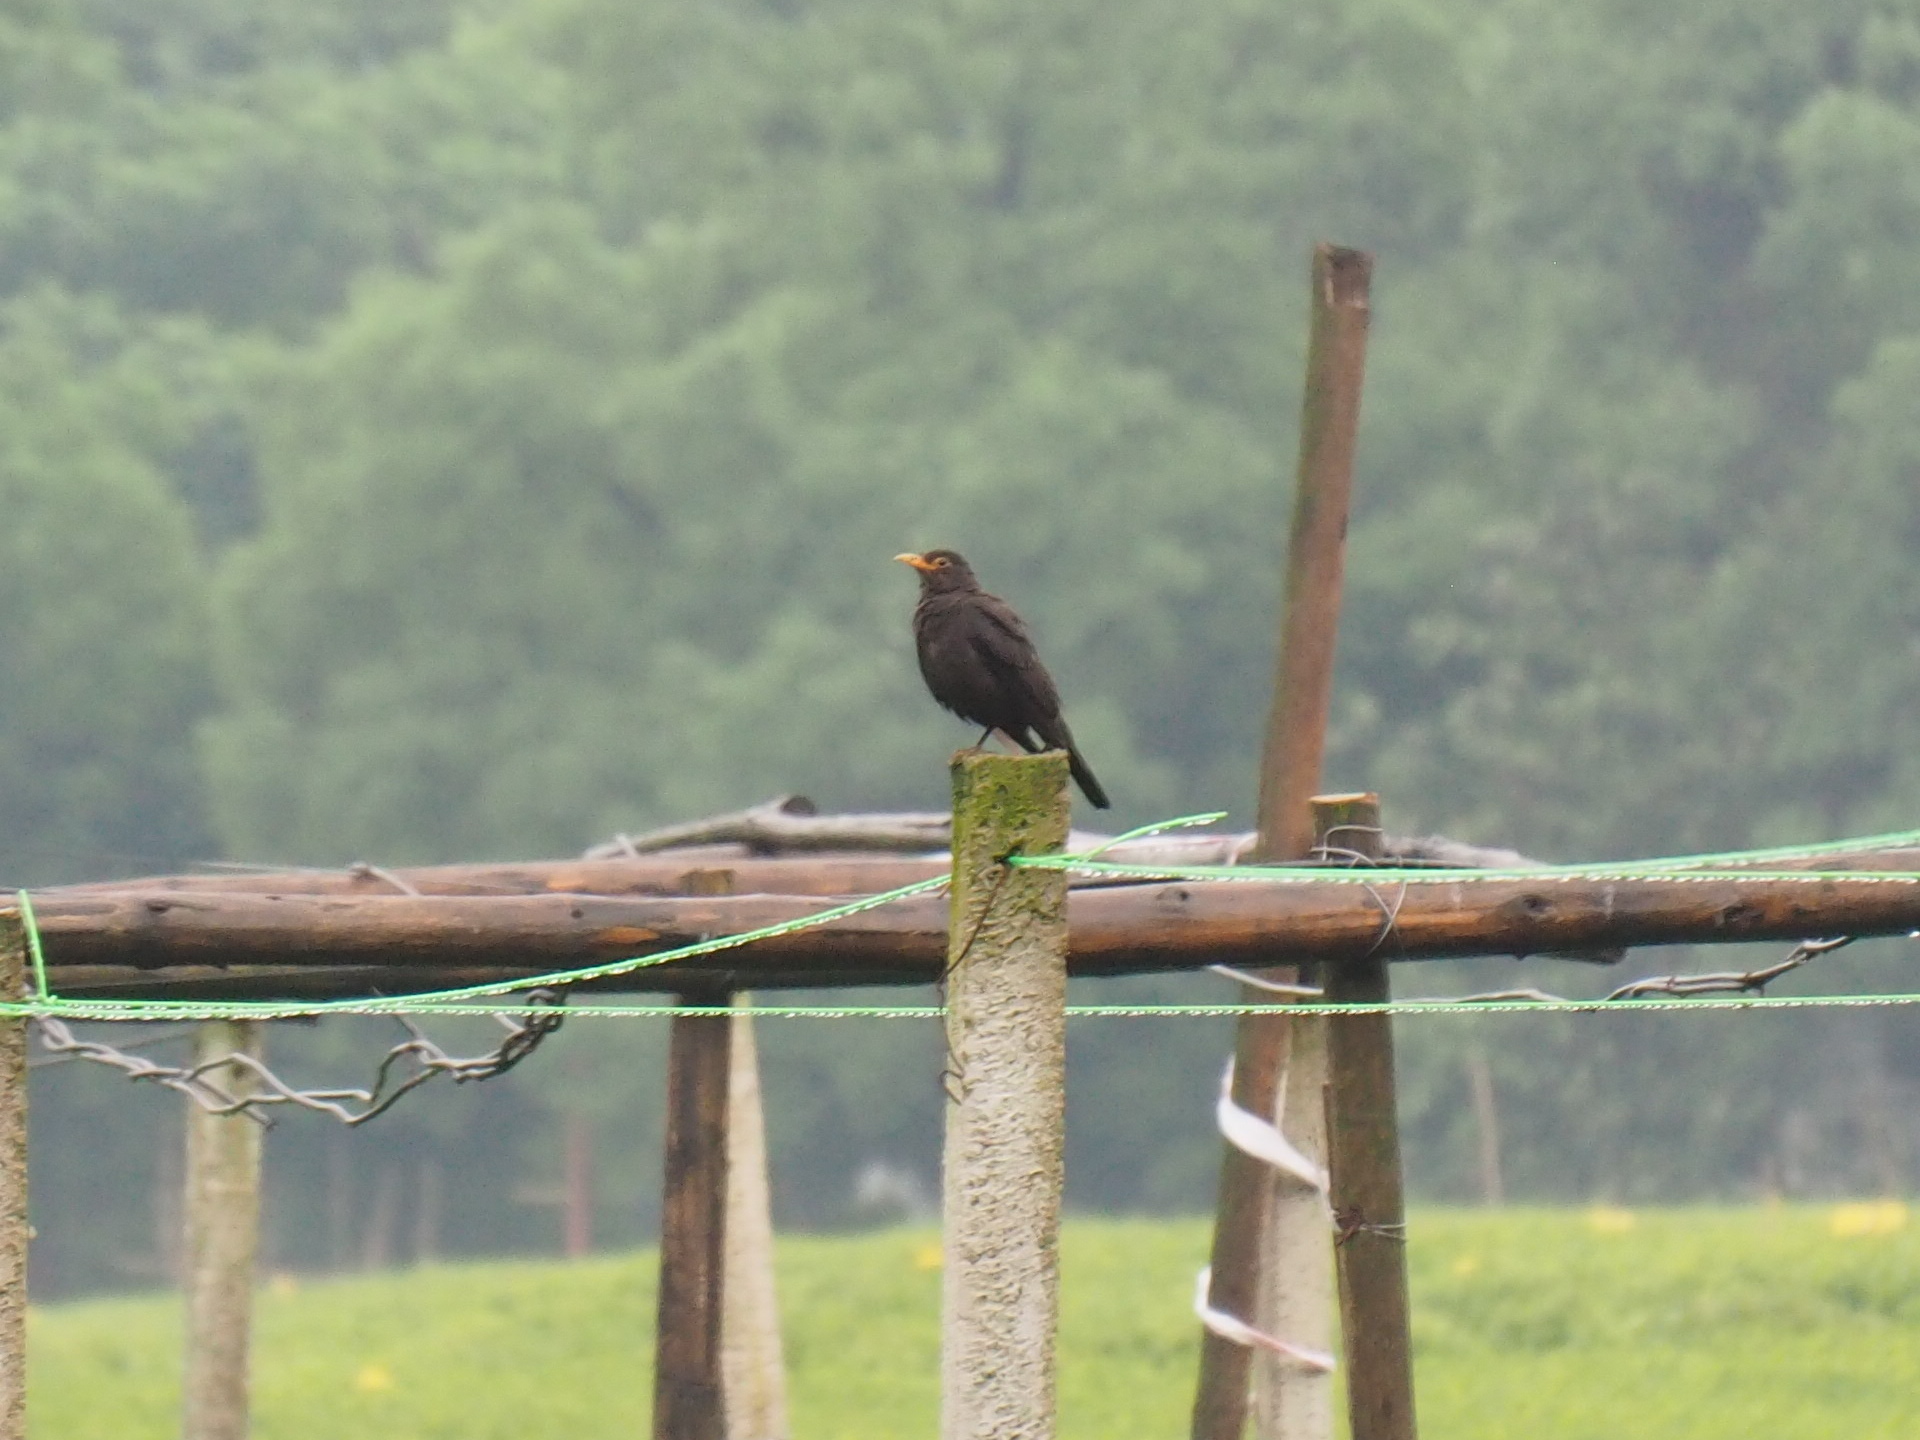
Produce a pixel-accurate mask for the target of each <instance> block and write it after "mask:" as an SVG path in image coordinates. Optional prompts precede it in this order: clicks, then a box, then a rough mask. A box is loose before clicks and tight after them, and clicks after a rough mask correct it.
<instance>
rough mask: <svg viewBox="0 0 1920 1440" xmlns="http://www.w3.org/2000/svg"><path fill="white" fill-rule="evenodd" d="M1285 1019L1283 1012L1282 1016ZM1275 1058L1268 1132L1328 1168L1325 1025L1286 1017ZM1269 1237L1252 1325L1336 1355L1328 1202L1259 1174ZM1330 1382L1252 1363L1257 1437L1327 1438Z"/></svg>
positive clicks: (1274, 1361) (1315, 970) (1259, 1357)
mask: <svg viewBox="0 0 1920 1440" xmlns="http://www.w3.org/2000/svg"><path fill="white" fill-rule="evenodd" d="M1323 969H1324V967H1322V966H1319V965H1303V966H1300V967H1299V968H1298V970H1297V971H1296V972H1295V973H1296V974H1297V975H1298V976H1299V978H1300V980H1301V981H1303V982H1305V983H1308V984H1318V983H1319V981H1320V977H1321V974H1322V971H1323ZM1278 1008H1279V1009H1280V1010H1281V1013H1283V1014H1284V1013H1285V1007H1284V1006H1282V1007H1278ZM1282 1023H1284V1024H1285V1026H1286V1028H1287V1031H1288V1033H1287V1036H1286V1044H1285V1046H1284V1048H1283V1050H1282V1052H1281V1055H1280V1067H1279V1084H1278V1088H1277V1092H1276V1094H1275V1096H1274V1106H1273V1112H1272V1113H1273V1123H1274V1124H1275V1125H1277V1126H1279V1127H1280V1130H1281V1133H1282V1134H1284V1135H1285V1136H1286V1137H1287V1139H1289V1140H1290V1141H1292V1142H1293V1148H1294V1149H1296V1150H1298V1151H1299V1152H1300V1153H1301V1154H1302V1155H1304V1156H1306V1157H1307V1159H1309V1160H1311V1161H1313V1162H1314V1163H1315V1164H1317V1165H1320V1166H1323V1167H1324V1166H1325V1165H1326V1163H1327V1118H1326V1100H1325V1093H1326V1084H1327V1021H1326V1017H1325V1016H1323V1015H1288V1016H1287V1017H1286V1019H1285V1020H1284V1021H1283V1022H1282ZM1262 1178H1263V1181H1264V1185H1265V1192H1266V1200H1267V1209H1266V1225H1267V1232H1266V1235H1265V1237H1264V1239H1263V1242H1262V1244H1261V1247H1260V1282H1259V1292H1258V1295H1257V1296H1256V1303H1255V1306H1254V1312H1253V1313H1254V1323H1255V1325H1256V1326H1257V1327H1258V1328H1259V1329H1261V1330H1263V1331H1265V1332H1266V1333H1267V1334H1269V1335H1273V1336H1276V1337H1278V1338H1280V1339H1283V1340H1285V1341H1287V1342H1288V1343H1289V1344H1292V1345H1301V1346H1305V1347H1306V1348H1308V1349H1311V1350H1322V1351H1331V1350H1332V1349H1333V1329H1334V1314H1333V1310H1334V1307H1333V1292H1334V1284H1333V1247H1332V1246H1330V1245H1329V1244H1328V1243H1327V1202H1326V1197H1324V1196H1323V1195H1321V1194H1320V1192H1319V1191H1317V1190H1314V1189H1312V1188H1311V1187H1309V1186H1306V1185H1301V1184H1299V1183H1297V1182H1295V1181H1292V1180H1289V1179H1288V1178H1287V1177H1285V1176H1282V1175H1280V1174H1279V1173H1278V1172H1276V1171H1274V1170H1271V1169H1267V1168H1266V1167H1262ZM1333 1409H1334V1406H1333V1377H1332V1376H1331V1375H1328V1374H1326V1373H1325V1372H1324V1371H1320V1370H1312V1369H1308V1368H1305V1367H1303V1366H1300V1365H1298V1364H1295V1363H1292V1362H1291V1361H1288V1360H1286V1359H1285V1358H1283V1357H1282V1356H1279V1355H1275V1354H1274V1353H1273V1352H1271V1351H1269V1350H1259V1351H1256V1352H1255V1353H1254V1355H1253V1433H1254V1435H1255V1436H1256V1437H1257V1440H1322V1437H1330V1436H1331V1435H1332V1434H1333Z"/></svg>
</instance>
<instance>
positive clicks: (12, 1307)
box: [0, 910, 32, 1440]
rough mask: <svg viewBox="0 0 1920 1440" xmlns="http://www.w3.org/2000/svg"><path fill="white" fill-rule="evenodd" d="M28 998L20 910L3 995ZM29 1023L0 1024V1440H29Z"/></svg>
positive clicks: (7, 953) (1, 933)
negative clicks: (27, 1438)
mask: <svg viewBox="0 0 1920 1440" xmlns="http://www.w3.org/2000/svg"><path fill="white" fill-rule="evenodd" d="M26 995H27V943H26V935H25V931H24V930H23V929H22V927H21V924H20V913H19V912H18V911H17V910H9V911H6V912H4V913H0V998H5V999H7V1000H24V999H25V998H26ZM31 1233H32V1231H31V1230H30V1228H29V1227H28V1224H27V1022H26V1020H25V1019H23V1018H19V1017H14V1016H9V1017H6V1018H4V1019H0V1440H26V1437H27V1237H28V1236H29V1235H30V1234H31Z"/></svg>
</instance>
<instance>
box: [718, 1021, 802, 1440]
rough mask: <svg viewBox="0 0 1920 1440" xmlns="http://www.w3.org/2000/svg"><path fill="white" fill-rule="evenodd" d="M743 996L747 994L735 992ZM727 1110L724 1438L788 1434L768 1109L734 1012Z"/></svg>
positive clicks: (749, 1029)
mask: <svg viewBox="0 0 1920 1440" xmlns="http://www.w3.org/2000/svg"><path fill="white" fill-rule="evenodd" d="M737 998H738V1000H740V1001H741V1002H747V1001H750V1000H751V998H752V997H751V996H747V995H741V996H739V997H737ZM732 1024H733V1050H732V1066H731V1071H730V1077H729V1096H728V1102H727V1104H728V1110H727V1136H728V1144H729V1149H728V1152H727V1276H726V1295H725V1299H724V1301H723V1303H722V1306H721V1322H720V1336H721V1368H722V1373H723V1374H724V1377H725V1384H726V1412H727V1440H787V1436H788V1433H789V1431H788V1426H787V1373H786V1362H785V1360H784V1358H783V1357H782V1354H781V1345H780V1303H779V1293H778V1290H777V1289H776V1287H775V1285H774V1275H773V1205H772V1199H773V1197H772V1193H771V1187H770V1185H769V1184H768V1176H767V1138H766V1114H765V1111H764V1110H763V1108H762V1106H761V1103H760V1064H759V1056H758V1054H757V1048H756V1046H755V1045H754V1040H753V1017H752V1016H751V1015H738V1014H737V1015H734V1016H733V1017H732Z"/></svg>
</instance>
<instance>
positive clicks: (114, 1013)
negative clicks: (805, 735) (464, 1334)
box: [0, 813, 1920, 1020]
mask: <svg viewBox="0 0 1920 1440" xmlns="http://www.w3.org/2000/svg"><path fill="white" fill-rule="evenodd" d="M1222 818H1224V817H1223V815H1221V814H1217V813H1215V814H1205V815H1187V816H1182V817H1180V818H1178V819H1174V820H1162V821H1159V822H1157V823H1155V824H1152V825H1143V826H1141V827H1139V828H1138V829H1134V830H1129V831H1127V832H1126V833H1125V834H1124V835H1119V836H1116V837H1114V838H1113V839H1111V840H1107V841H1103V842H1102V843H1101V844H1100V845H1098V846H1096V847H1094V848H1093V849H1090V850H1086V851H1082V852H1080V853H1078V854H1071V855H1022V856H1013V857H1010V859H1009V860H1008V863H1009V864H1011V865H1019V866H1030V867H1033V868H1044V869H1064V870H1073V871H1076V872H1079V873H1083V874H1094V875H1112V876H1126V877H1131V878H1139V879H1161V880H1237V881H1255V882H1266V883H1271V884H1309V883H1328V882H1332V883H1344V884H1355V885H1378V884H1380V883H1382V882H1385V883H1389V884H1429V885H1433V884H1449V885H1453V884H1462V883H1471V882H1475V881H1501V880H1531V881H1537V882H1541V883H1553V882H1566V881H1582V880H1585V881H1593V880H1623V881H1624V880H1663V881H1667V882H1670V883H1675V884H1688V883H1706V882H1709V881H1731V882H1736V883H1741V882H1752V883H1769V884H1777V883H1781V882H1796V881H1797V882H1801V883H1806V884H1820V883H1823V882H1826V881H1831V880H1847V881H1854V882H1862V881H1867V882H1875V883H1886V884H1912V883H1914V882H1915V881H1920V871H1886V870H1872V871H1807V870H1789V871H1768V870H1755V869H1727V868H1710V867H1726V866H1729V865H1733V864H1738V863H1741V862H1746V863H1749V864H1751V863H1754V862H1759V863H1765V862H1767V861H1775V860H1790V859H1815V858H1818V857H1819V856H1821V855H1834V854H1842V853H1845V852H1848V851H1859V850H1873V849H1898V848H1904V847H1917V846H1920V830H1906V831H1895V832H1892V833H1889V834H1885V835H1874V836H1867V837H1863V838H1860V839H1854V840H1834V841H1828V842H1826V843H1824V844H1820V845H1811V846H1800V847H1777V848H1773V849H1767V850H1737V851H1726V852H1723V853H1719V854H1710V855H1688V856H1678V857H1669V858H1664V859H1656V860H1640V861H1626V862H1620V861H1614V862H1611V863H1607V864H1597V865H1596V864H1586V865H1553V866H1543V867H1538V868H1533V869H1526V870H1473V869H1440V868H1434V867H1424V866H1423V867H1418V868H1403V867H1386V866H1382V867H1369V868H1347V867H1334V866H1299V865H1294V866H1252V865H1246V866H1233V865H1186V866H1182V865H1173V866H1166V865H1153V866H1148V865H1126V864H1119V863H1116V862H1112V861H1104V860H1098V859H1096V858H1094V857H1095V856H1097V855H1099V854H1100V853H1102V852H1103V851H1106V850H1108V849H1110V848H1111V847H1113V846H1115V845H1118V844H1120V843H1122V842H1123V841H1129V840H1137V839H1141V838H1144V837H1147V836H1151V835H1156V834H1160V833H1162V832H1164V831H1167V830H1177V829H1185V828H1189V827H1192V826H1196V825H1207V824H1212V823H1214V822H1215V821H1218V820H1220V819H1222ZM946 884H947V877H946V876H944V875H937V876H934V877H932V878H930V879H927V880H921V881H917V882H915V883H914V884H911V885H902V886H901V887H899V888H898V889H896V890H887V891H884V892H882V893H880V894H877V895H867V896H863V897H861V898H860V899H858V900H854V901H851V902H849V903H847V904H845V905H839V906H835V907H833V908H831V909H827V910H821V911H818V912H816V913H814V914H812V915H804V916H800V917H798V918H796V919H793V920H783V921H781V922H780V923H778V924H775V925H768V926H764V927H762V928H761V929H758V930H748V931H744V932H742V933H740V934H736V935H723V936H718V937H716V938H714V939H711V940H702V941H697V942H695V943H694V944H691V945H683V946H680V947H679V948H677V949H674V950H667V951H662V952H661V953H660V954H657V955H641V956H634V957H631V958H629V959H625V960H614V961H609V962H608V963H606V964H603V965H591V966H587V967H584V968H582V969H578V970H557V971H550V972H548V973H546V974H543V975H533V976H528V977H526V978H524V979H518V980H500V981H494V982H491V983H489V984H484V985H467V986H462V987H460V988H458V989H453V990H434V991H428V992H425V993H422V994H418V995H408V996H395V997H393V998H391V999H388V998H384V997H381V996H369V997H366V998H363V999H353V1000H317V1001H308V1002H305V1003H302V1002H299V1001H273V1000H257V1001H248V1000H230V1001H177V1000H69V999H63V998H61V997H60V996H57V995H55V994H54V993H53V991H52V989H51V988H50V987H49V986H48V984H47V966H46V957H45V953H44V951H43V949H42V947H41V940H40V929H39V926H38V924H37V923H36V921H35V919H34V913H33V902H32V899H31V897H30V896H29V895H28V894H27V892H26V891H24V890H21V891H18V892H16V894H17V895H18V898H19V906H20V920H21V925H22V928H23V929H24V930H25V932H26V939H27V948H28V953H29V955H30V956H31V957H32V961H33V978H34V988H35V996H34V998H33V999H31V1000H28V1001H9V1002H0V1015H9V1016H14V1015H47V1016H56V1017H61V1018H66V1019H75V1020H226V1019H262V1020H271V1019H295V1018H308V1017H314V1016H322V1015H492V1014H519V1015H528V1014H536V1013H544V1012H549V1011H550V1010H551V1007H550V1006H544V1005H536V1004H533V1003H530V1002H528V1001H525V1000H502V999H500V997H505V996H510V995H513V994H515V993H516V992H524V991H526V990H531V989H535V988H540V987H554V986H565V985H570V984H575V983H578V982H581V981H585V980H600V979H609V978H612V977H615V976H619V975H626V974H631V973H632V972H634V971H636V970H644V969H650V968H652V967H654V966H658V965H667V964H671V963H672V962H674V961H676V960H688V959H693V958H695V957H698V956H702V955H712V954H716V953H718V952H720V951H723V950H730V949H734V948H736V947H738V946H742V945H749V944H752V943H753V942H754V941H756V940H766V939H771V938H773V937H774V936H778V935H790V934H793V933H795V932H796V931H800V930H806V929H811V928H812V927H814V926H816V925H825V924H830V923H831V922H833V921H835V920H841V919H845V918H846V917H848V916H851V915H858V914H861V913H863V912H865V911H868V910H873V909H877V908H879V907H880V906H882V905H887V904H890V903H892V902H893V901H895V900H901V899H905V898H907V897H908V896H912V895H919V894H924V893H926V892H927V891H930V890H937V889H940V888H942V887H944V886H945V885H946ZM488 999H492V1000H494V1001H495V1002H496V1003H490V1004H484V1005H482V1004H475V1003H470V1002H475V1001H481V1000H488ZM1912 1004H1920V994H1911V995H1797V996H1772V995H1717V996H1697V997H1691V998H1689V997H1685V996H1646V997H1640V998H1636V999H1631V1000H1599V999H1596V1000H1550V1001H1533V1000H1506V1001H1470V1002H1469V1001H1460V1000H1445V999H1438V1000H1434V999H1429V1000H1393V1001H1386V1002H1383V1003H1379V1004H1372V1005H1331V1004H1319V1003H1311V1002H1307V1003H1292V1004H1289V1006H1288V1011H1289V1013H1292V1014H1300V1015H1335V1014H1340V1015H1439V1014H1454V1015H1471V1014H1515V1013H1522V1012H1526V1013H1533V1014H1543V1013H1555V1012H1559V1013H1567V1012H1574V1013H1581V1014H1591V1013H1595V1012H1601V1011H1628V1010H1673V1009H1686V1010H1701V1009H1706V1010H1755V1009H1812V1008H1822V1007H1829V1008H1857V1007H1863V1006H1879V1005H1912ZM1265 1008H1267V1007H1264V1006H1249V1005H1244V1004H1224V1005H1207V1004H1171V1005H1069V1006H1068V1007H1067V1014H1068V1015H1070V1016H1075V1017H1096V1016H1098V1017H1121V1018H1150V1017H1165V1016H1186V1017H1200V1016H1234V1015H1244V1014H1247V1013H1250V1012H1251V1011H1254V1010H1264V1009H1265ZM568 1013H569V1014H572V1015H584V1016H592V1015H600V1016H604V1017H607V1018H651V1017H661V1016H670V1015H697V1014H745V1015H755V1016H765V1017H768V1018H781V1019H787V1018H820V1019H851V1018H874V1019H931V1018H934V1017H937V1016H939V1015H941V1014H943V1013H944V1012H943V1011H942V1010H941V1008H940V1007H939V1006H932V1005H854V1006H846V1005H833V1006H826V1005H799V1006H780V1005H754V1006H739V1007H728V1006H682V1005H594V1004H587V1005H579V1006H575V1007H573V1008H572V1009H570V1010H569V1012H568Z"/></svg>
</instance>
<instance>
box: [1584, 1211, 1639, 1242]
mask: <svg viewBox="0 0 1920 1440" xmlns="http://www.w3.org/2000/svg"><path fill="white" fill-rule="evenodd" d="M1633 1224H1634V1218H1633V1212H1632V1211H1631V1210H1622V1209H1621V1208H1620V1207H1619V1206H1618V1205H1596V1206H1594V1207H1593V1208H1592V1209H1591V1210H1589V1211H1588V1212H1587V1228H1588V1229H1590V1230H1592V1231H1593V1232H1594V1233H1595V1234H1596V1235H1624V1234H1626V1233H1627V1232H1628V1231H1629V1230H1631V1229H1633Z"/></svg>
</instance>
